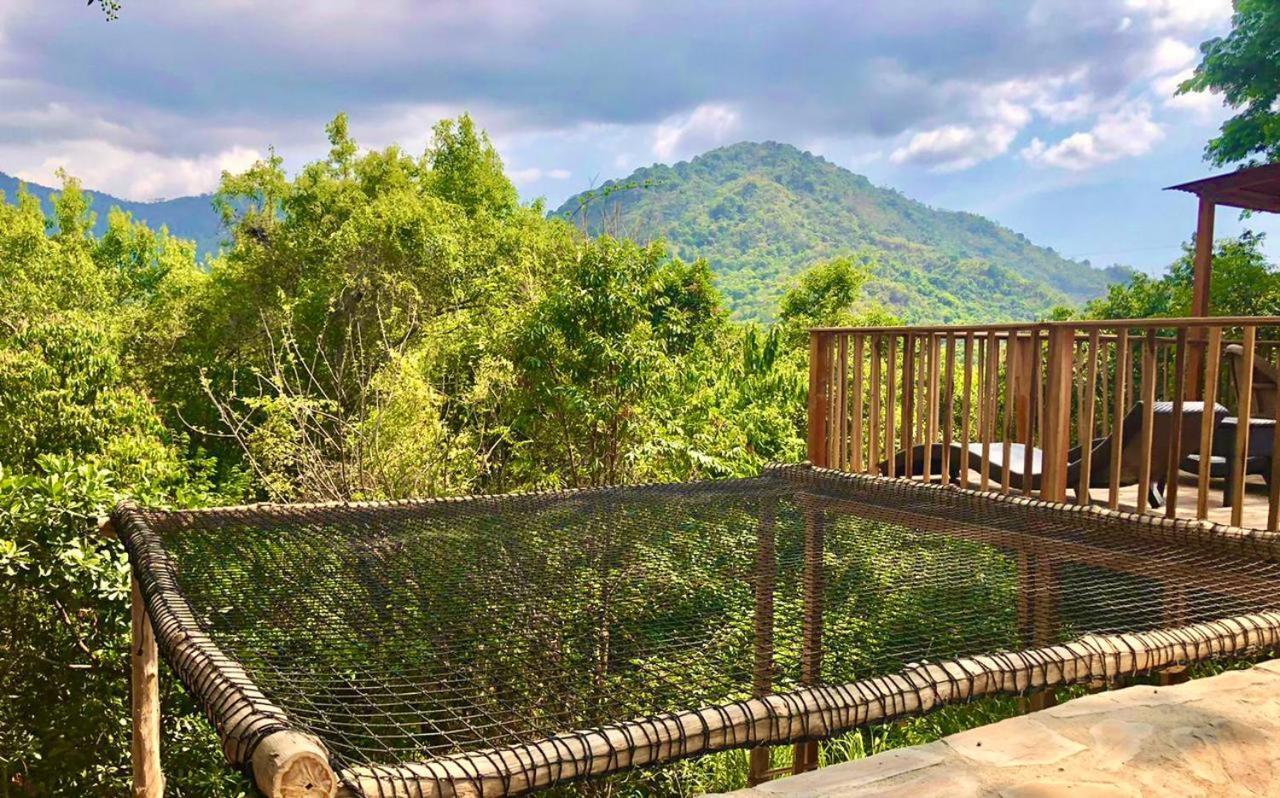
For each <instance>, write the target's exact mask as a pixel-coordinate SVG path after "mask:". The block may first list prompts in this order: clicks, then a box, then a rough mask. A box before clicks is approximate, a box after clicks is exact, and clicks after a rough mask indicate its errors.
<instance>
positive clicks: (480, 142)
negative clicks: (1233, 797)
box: [427, 114, 519, 216]
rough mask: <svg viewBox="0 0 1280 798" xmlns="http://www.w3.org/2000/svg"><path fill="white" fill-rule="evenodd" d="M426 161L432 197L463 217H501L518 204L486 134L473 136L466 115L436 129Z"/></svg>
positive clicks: (474, 129)
mask: <svg viewBox="0 0 1280 798" xmlns="http://www.w3.org/2000/svg"><path fill="white" fill-rule="evenodd" d="M427 161H428V163H429V164H430V166H431V171H432V180H433V182H434V189H435V191H436V193H438V194H439V195H440V197H442V198H443V199H445V200H447V201H449V202H452V203H454V204H455V205H458V206H459V207H461V208H463V209H464V210H465V211H466V212H467V213H471V214H474V213H479V212H482V211H483V212H487V213H491V214H493V215H495V216H503V215H506V214H508V213H510V212H511V211H512V210H514V209H515V207H516V205H517V204H518V202H519V198H518V196H517V194H516V188H515V186H513V185H512V184H511V181H510V180H508V179H507V176H506V175H505V174H503V171H502V159H501V158H499V157H498V152H497V150H495V149H494V148H493V144H492V143H491V142H490V141H489V136H488V134H486V133H484V132H483V131H481V132H477V131H476V126H475V122H473V121H472V119H471V117H470V116H469V115H468V114H463V115H462V116H460V117H459V118H458V120H457V121H456V122H455V121H453V120H451V119H446V120H443V121H441V122H439V123H438V124H437V125H436V127H435V136H434V137H433V138H432V141H431V147H430V148H429V149H428V150H427Z"/></svg>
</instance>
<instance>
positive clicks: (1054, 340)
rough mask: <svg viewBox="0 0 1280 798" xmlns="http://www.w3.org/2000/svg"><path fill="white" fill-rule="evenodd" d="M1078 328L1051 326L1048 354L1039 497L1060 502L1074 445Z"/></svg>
mask: <svg viewBox="0 0 1280 798" xmlns="http://www.w3.org/2000/svg"><path fill="white" fill-rule="evenodd" d="M1074 348H1075V330H1074V329H1073V328H1072V327H1070V326H1068V325H1062V326H1056V327H1051V328H1050V329H1049V357H1048V364H1047V367H1046V369H1045V370H1046V371H1047V372H1048V373H1047V374H1046V381H1047V383H1048V384H1047V385H1046V387H1045V397H1044V422H1045V425H1044V438H1043V441H1042V448H1043V449H1044V471H1043V475H1042V476H1041V478H1040V498H1042V499H1045V500H1047V501H1055V502H1060V501H1063V500H1065V499H1066V498H1067V451H1068V450H1069V449H1070V448H1071V386H1072V374H1071V370H1072V366H1073V365H1074V361H1073V359H1072V354H1073V350H1074Z"/></svg>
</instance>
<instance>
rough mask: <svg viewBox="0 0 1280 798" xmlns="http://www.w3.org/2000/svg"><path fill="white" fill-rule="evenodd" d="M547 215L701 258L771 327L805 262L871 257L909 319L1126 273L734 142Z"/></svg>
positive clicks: (1084, 285) (879, 280)
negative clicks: (659, 243) (1073, 258)
mask: <svg viewBox="0 0 1280 798" xmlns="http://www.w3.org/2000/svg"><path fill="white" fill-rule="evenodd" d="M555 213H557V214H560V215H563V216H566V217H569V218H572V219H574V220H575V221H576V222H578V223H579V224H585V225H586V226H587V227H588V228H589V229H591V230H592V231H596V232H599V231H602V230H603V231H607V232H610V233H614V234H617V235H627V236H630V237H632V238H636V239H639V240H642V241H643V240H649V239H654V238H665V239H666V240H667V241H668V242H669V243H670V244H671V246H672V249H673V250H674V251H675V253H676V254H678V255H680V256H681V257H686V258H692V257H704V258H706V259H707V260H708V261H709V262H710V264H711V266H712V268H713V269H714V270H715V272H716V274H717V275H718V276H719V285H720V288H721V290H723V291H724V292H725V294H726V295H727V296H728V298H729V302H730V304H731V306H732V307H733V309H734V312H735V314H736V315H738V316H739V317H742V318H753V319H768V318H770V317H771V316H772V314H773V312H774V308H775V307H776V303H777V299H778V297H779V295H780V294H781V292H782V291H783V290H784V288H785V285H786V283H787V281H788V279H789V278H790V277H791V276H792V275H794V274H796V273H797V272H799V271H802V270H803V269H805V268H807V267H808V266H810V265H812V264H813V263H814V262H815V261H819V260H822V259H825V258H829V257H833V256H837V255H842V254H854V253H863V254H869V253H874V254H875V260H876V261H878V263H879V266H878V267H877V270H876V277H875V280H874V281H873V284H872V286H871V287H870V289H869V293H870V294H871V296H872V298H874V299H878V300H880V301H883V302H886V303H888V304H889V305H891V306H893V308H894V309H895V310H896V312H897V313H898V314H899V315H900V316H902V317H903V318H904V319H905V320H907V321H911V322H961V321H993V320H1005V319H1014V318H1017V319H1030V318H1035V317H1037V316H1040V315H1042V314H1043V313H1044V312H1045V311H1047V310H1048V309H1049V308H1051V307H1052V306H1053V305H1055V304H1061V303H1070V304H1076V303H1080V302H1082V301H1084V300H1086V299H1091V298H1093V297H1096V296H1100V295H1101V294H1103V293H1104V292H1105V291H1106V286H1107V285H1108V284H1110V283H1112V282H1115V281H1117V280H1121V279H1124V278H1125V277H1126V275H1127V272H1126V270H1123V269H1115V268H1112V269H1108V270H1099V269H1094V268H1092V267H1090V266H1089V265H1088V264H1086V263H1080V262H1076V261H1070V260H1067V259H1065V258H1063V257H1061V256H1059V255H1058V254H1057V253H1055V252H1054V251H1053V250H1051V249H1047V248H1045V247H1039V246H1036V245H1035V244H1032V243H1031V242H1030V241H1028V240H1027V239H1026V238H1025V237H1024V236H1022V235H1020V234H1018V233H1015V232H1013V231H1012V230H1009V229H1008V228H1005V227H1001V226H1000V225H998V224H996V223H995V222H992V221H991V220H989V219H986V218H984V217H982V216H978V215H976V214H972V213H958V212H954V211H943V210H938V209H935V208H931V207H929V206H927V205H925V204H923V203H920V202H917V201H915V200H913V199H910V198H908V197H906V196H904V195H903V194H901V193H899V192H897V191H894V190H893V189H888V188H881V187H878V186H874V185H872V184H871V182H870V181H869V180H867V178H865V177H863V176H861V175H856V174H854V173H852V172H850V171H848V170H846V169H843V168H841V167H839V166H836V165H835V164H833V163H830V162H828V161H826V160H825V159H823V158H821V157H818V156H815V155H811V154H809V153H807V152H801V151H800V150H798V149H796V148H795V147H792V146H790V145H786V144H778V143H774V142H766V143H763V144H757V143H751V142H743V143H740V144H734V145H732V146H728V147H722V148H720V149H716V150H712V151H710V152H707V153H704V154H702V155H700V156H698V157H696V158H694V159H693V160H691V161H682V162H680V163H678V164H675V165H674V166H666V165H655V166H650V167H646V168H643V169H639V170H637V171H636V172H634V173H633V174H631V175H630V176H629V177H626V178H624V179H622V180H615V181H610V182H609V183H606V184H605V185H604V186H602V187H601V188H600V189H598V190H596V191H594V192H587V193H585V194H579V195H577V196H575V197H570V198H569V200H568V201H566V202H565V203H564V204H563V205H562V206H561V207H560V208H559V209H557V210H556V211H555Z"/></svg>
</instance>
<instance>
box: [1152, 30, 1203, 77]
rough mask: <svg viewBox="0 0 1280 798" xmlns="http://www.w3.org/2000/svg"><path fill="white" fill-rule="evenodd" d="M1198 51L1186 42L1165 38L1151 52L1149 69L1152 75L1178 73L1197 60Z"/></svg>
mask: <svg viewBox="0 0 1280 798" xmlns="http://www.w3.org/2000/svg"><path fill="white" fill-rule="evenodd" d="M1196 55H1197V50H1196V48H1194V47H1192V46H1191V45H1189V44H1187V43H1186V42H1183V41H1180V40H1178V39H1174V38H1171V37H1168V36H1166V37H1164V38H1163V39H1161V40H1160V41H1159V42H1157V43H1156V46H1155V48H1154V49H1152V51H1151V56H1150V58H1151V61H1150V65H1149V66H1148V69H1149V70H1150V73H1151V74H1152V75H1161V74H1164V73H1166V72H1177V71H1178V70H1181V69H1184V68H1185V67H1187V66H1188V65H1190V64H1191V63H1192V62H1194V61H1195V60H1196Z"/></svg>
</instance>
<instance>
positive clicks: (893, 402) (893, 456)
mask: <svg viewBox="0 0 1280 798" xmlns="http://www.w3.org/2000/svg"><path fill="white" fill-rule="evenodd" d="M886 365H887V367H888V369H887V371H886V372H885V377H886V378H887V379H888V380H889V383H888V387H887V395H886V398H885V406H884V456H885V458H886V459H887V460H888V467H887V468H886V471H887V472H888V476H891V477H892V476H896V473H895V472H896V471H897V460H898V449H897V445H898V441H897V439H896V438H895V437H894V434H893V425H894V419H896V418H897V413H898V404H897V401H898V397H897V396H895V394H894V381H895V379H896V375H897V373H898V336H897V335H890V336H889V357H888V361H887V363H886Z"/></svg>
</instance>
